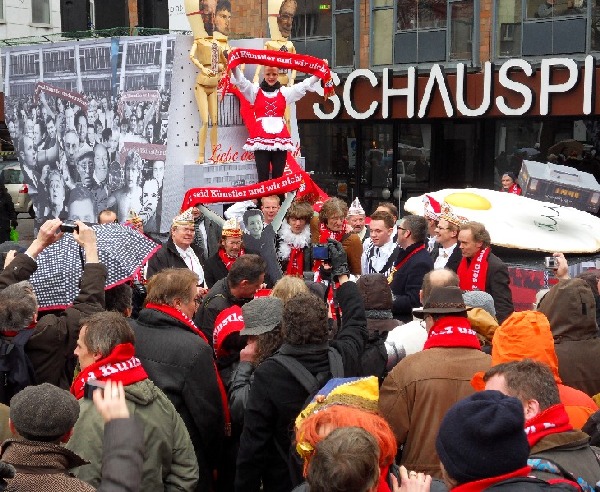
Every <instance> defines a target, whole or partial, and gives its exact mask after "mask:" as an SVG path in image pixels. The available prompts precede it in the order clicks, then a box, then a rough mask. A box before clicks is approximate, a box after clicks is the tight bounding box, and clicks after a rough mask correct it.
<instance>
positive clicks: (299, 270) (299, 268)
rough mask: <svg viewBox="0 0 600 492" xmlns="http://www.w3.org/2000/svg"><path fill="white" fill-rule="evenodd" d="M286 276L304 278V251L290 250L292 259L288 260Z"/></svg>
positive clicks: (301, 249)
mask: <svg viewBox="0 0 600 492" xmlns="http://www.w3.org/2000/svg"><path fill="white" fill-rule="evenodd" d="M285 274H286V275H294V276H296V277H302V276H303V275H304V249H303V248H290V257H289V260H288V264H287V268H286V270H285Z"/></svg>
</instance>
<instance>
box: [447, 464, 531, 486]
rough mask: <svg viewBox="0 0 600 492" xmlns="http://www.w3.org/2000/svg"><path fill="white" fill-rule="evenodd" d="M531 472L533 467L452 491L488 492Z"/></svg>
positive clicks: (478, 481) (465, 484)
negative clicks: (496, 486)
mask: <svg viewBox="0 0 600 492" xmlns="http://www.w3.org/2000/svg"><path fill="white" fill-rule="evenodd" d="M530 472H531V467H529V466H524V467H523V468H519V469H518V470H515V471H514V472H511V473H505V474H504V475H500V476H498V477H490V478H484V479H482V480H477V481H475V482H469V483H464V484H462V485H459V486H458V487H454V488H453V489H452V491H453V492H480V491H481V490H486V489H487V488H489V487H491V486H492V485H495V484H497V483H500V482H504V480H509V479H511V478H519V477H527V476H528V475H529V473H530Z"/></svg>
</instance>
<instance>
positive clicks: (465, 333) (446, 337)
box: [423, 316, 481, 350]
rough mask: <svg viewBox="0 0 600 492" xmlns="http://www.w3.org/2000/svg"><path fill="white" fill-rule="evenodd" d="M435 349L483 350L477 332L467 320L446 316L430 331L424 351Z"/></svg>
mask: <svg viewBox="0 0 600 492" xmlns="http://www.w3.org/2000/svg"><path fill="white" fill-rule="evenodd" d="M434 347H464V348H473V349H481V344H480V343H479V339H478V338H477V332H476V331H475V330H474V329H473V328H471V323H469V320H468V319H467V318H462V317H460V316H444V317H443V318H441V319H439V320H437V321H436V322H435V324H434V325H433V326H432V327H431V330H430V331H429V336H428V337H427V340H426V341H425V345H424V346H423V350H427V349H430V348H434Z"/></svg>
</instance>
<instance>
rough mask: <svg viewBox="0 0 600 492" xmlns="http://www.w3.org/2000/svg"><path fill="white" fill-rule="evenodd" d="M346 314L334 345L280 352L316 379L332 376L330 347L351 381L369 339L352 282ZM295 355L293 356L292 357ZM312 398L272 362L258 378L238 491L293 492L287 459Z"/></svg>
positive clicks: (344, 301)
mask: <svg viewBox="0 0 600 492" xmlns="http://www.w3.org/2000/svg"><path fill="white" fill-rule="evenodd" d="M337 296H338V301H339V304H340V307H341V310H342V312H343V313H344V316H343V321H342V327H341V329H340V330H339V331H338V333H337V335H336V338H335V339H334V340H332V341H331V342H330V343H329V344H327V343H325V344H323V345H303V346H291V345H285V344H284V345H283V346H282V348H281V349H280V350H282V351H286V352H287V353H290V352H291V353H293V354H294V355H293V356H294V357H295V358H296V359H297V360H298V361H299V362H300V363H302V365H304V367H306V368H307V369H308V370H309V371H310V372H311V373H312V374H314V375H316V374H318V373H320V372H324V371H328V370H329V359H328V355H327V353H328V347H329V345H331V346H332V347H335V348H336V349H337V350H338V352H339V353H340V354H341V356H342V360H343V363H344V373H345V376H346V377H352V376H356V375H358V374H359V372H360V367H361V365H360V358H361V355H362V351H363V349H364V344H365V340H366V338H367V322H366V318H365V312H364V306H363V303H362V299H361V296H360V293H359V292H358V288H357V286H356V284H354V283H353V282H346V283H344V284H343V285H341V286H340V288H339V289H338V291H337ZM290 355H291V354H290ZM308 396H309V395H308V392H307V391H306V390H305V389H304V387H303V386H302V385H301V384H300V383H299V382H298V381H297V380H296V378H295V377H294V376H293V375H292V374H291V373H290V372H288V371H287V370H286V369H284V368H282V366H281V365H280V364H279V363H278V362H276V361H275V360H273V359H271V358H269V359H266V360H265V361H264V362H262V363H261V364H260V365H259V366H258V367H257V369H256V371H255V372H254V380H253V382H252V387H251V390H250V395H249V398H248V402H247V406H246V412H245V414H244V430H243V431H242V436H241V439H240V449H239V453H238V461H237V473H236V480H235V490H236V491H244V492H253V491H256V492H257V491H259V490H260V484H261V480H262V483H263V486H264V490H265V491H266V492H279V491H281V492H289V491H290V490H292V488H293V484H292V481H291V478H290V473H289V469H288V463H287V457H288V452H289V449H290V445H291V442H292V434H293V425H294V419H295V418H296V416H297V415H298V414H299V413H300V411H301V410H302V408H303V407H304V403H305V401H306V399H307V398H308Z"/></svg>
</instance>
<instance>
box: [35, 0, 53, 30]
mask: <svg viewBox="0 0 600 492" xmlns="http://www.w3.org/2000/svg"><path fill="white" fill-rule="evenodd" d="M31 22H33V23H34V24H50V0H31Z"/></svg>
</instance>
